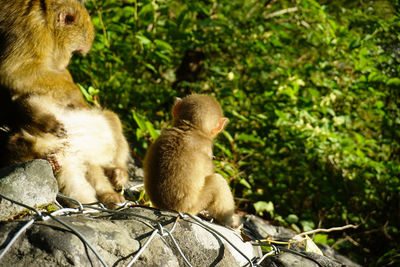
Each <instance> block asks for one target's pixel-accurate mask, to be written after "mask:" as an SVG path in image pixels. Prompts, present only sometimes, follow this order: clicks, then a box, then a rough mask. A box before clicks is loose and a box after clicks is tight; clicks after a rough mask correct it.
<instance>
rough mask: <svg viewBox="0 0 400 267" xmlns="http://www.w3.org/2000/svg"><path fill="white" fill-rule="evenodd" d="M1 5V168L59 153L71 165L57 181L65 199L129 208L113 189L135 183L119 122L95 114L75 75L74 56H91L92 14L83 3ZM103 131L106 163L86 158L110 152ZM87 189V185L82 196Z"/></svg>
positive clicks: (26, 0) (30, 0) (50, 0)
mask: <svg viewBox="0 0 400 267" xmlns="http://www.w3.org/2000/svg"><path fill="white" fill-rule="evenodd" d="M81 2H82V1H81ZM0 6H1V9H0V164H1V165H3V166H4V165H7V164H11V163H16V162H19V161H25V160H30V159H34V158H48V156H49V155H51V154H55V155H56V158H59V159H61V162H59V163H60V164H61V165H63V164H66V166H64V167H62V171H61V172H60V173H59V174H57V178H58V181H59V186H60V190H61V191H62V192H64V193H66V194H67V195H69V196H73V197H76V198H77V200H80V201H83V202H85V203H86V202H92V201H96V200H97V199H99V200H100V201H102V202H120V201H123V200H124V199H123V197H121V196H119V195H118V194H117V193H116V192H115V191H114V189H113V186H114V187H120V186H121V185H123V184H124V183H125V182H126V180H127V177H128V175H127V172H126V165H127V161H128V158H129V149H128V145H127V142H126V140H125V138H124V137H123V134H122V128H121V123H120V121H119V118H118V117H117V116H116V115H115V114H114V113H112V112H111V111H105V110H100V109H92V108H91V107H90V106H89V105H88V104H87V103H86V102H85V100H84V98H83V96H82V94H81V92H80V89H79V88H78V87H77V86H76V84H75V83H74V82H73V80H72V77H71V75H70V73H69V71H68V70H67V66H68V64H69V61H70V59H71V57H72V54H73V53H74V52H80V53H82V54H86V53H87V52H88V51H89V50H90V48H91V45H92V42H93V39H94V27H93V24H92V22H91V19H90V16H89V14H88V13H87V11H86V9H85V8H84V7H83V5H82V4H81V3H80V2H79V1H77V0H16V1H9V0H0ZM85 114H86V115H85ZM81 117H83V118H86V120H89V121H84V119H82V118H81ZM89 122H90V123H89ZM92 122H97V124H93V123H92ZM89 125H90V126H91V127H93V128H95V127H98V128H99V131H97V132H95V131H91V130H92V129H91V128H89ZM84 127H87V128H86V129H85V128H84ZM87 131H89V134H85V132H87ZM98 132H101V133H106V134H107V136H108V138H106V139H105V140H106V142H108V143H107V145H108V146H107V147H110V149H111V150H113V153H109V156H108V157H105V158H104V157H102V159H103V160H102V161H96V160H94V159H93V160H92V159H90V158H89V159H86V158H85V157H84V156H85V155H87V154H88V153H89V152H93V151H88V148H89V147H90V148H100V150H99V151H102V152H103V150H102V149H103V148H104V147H105V146H103V145H104V142H103V141H104V140H103V141H101V142H100V139H99V138H96V136H95V135H96V134H97V133H98ZM88 135H89V136H90V138H88ZM82 140H90V141H91V142H92V143H91V144H92V145H91V146H83V144H84V141H82ZM76 151H78V152H76ZM73 153H76V154H78V155H81V158H83V159H85V161H84V162H83V165H84V166H85V168H83V167H79V168H78V166H76V165H74V164H71V162H70V161H71V160H70V159H71V157H70V156H71V155H72V154H73ZM107 154H108V153H107ZM57 155H58V156H59V157H58V156H57ZM100 158H101V157H100ZM68 159H69V160H68ZM71 173H72V174H71ZM93 173H96V175H94V174H93ZM105 174H108V177H106V175H105ZM68 175H73V176H74V177H72V178H69V177H68ZM97 177H100V178H97ZM77 181H78V182H77ZM99 181H100V182H99ZM79 182H80V183H81V184H82V183H85V184H86V189H82V190H81V192H77V191H79V189H80V188H81V187H80V186H79ZM68 188H69V189H68ZM104 188H106V189H104ZM88 191H91V192H90V193H89V192H88ZM87 195H90V197H87Z"/></svg>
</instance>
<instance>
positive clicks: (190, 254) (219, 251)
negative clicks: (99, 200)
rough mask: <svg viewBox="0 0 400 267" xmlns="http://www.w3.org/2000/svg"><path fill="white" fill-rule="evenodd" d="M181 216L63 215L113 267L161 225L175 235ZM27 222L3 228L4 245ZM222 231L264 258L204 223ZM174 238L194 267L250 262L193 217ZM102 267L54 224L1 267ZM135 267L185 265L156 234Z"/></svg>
mask: <svg viewBox="0 0 400 267" xmlns="http://www.w3.org/2000/svg"><path fill="white" fill-rule="evenodd" d="M177 217H178V215H177V214H176V213H174V212H170V211H159V210H153V209H149V208H143V207H133V208H129V209H127V210H125V211H123V212H119V213H116V214H109V213H100V214H91V215H89V214H85V215H73V216H59V217H58V218H59V219H61V220H62V221H63V222H65V223H67V224H68V225H70V226H72V227H73V228H74V229H75V230H77V231H78V232H79V233H81V234H82V235H83V236H84V237H85V238H86V239H87V241H88V242H89V243H90V244H92V246H93V247H94V248H95V249H96V251H97V252H98V253H99V254H100V255H101V257H102V258H103V259H104V261H105V262H106V263H107V264H108V265H109V266H126V265H127V264H128V263H129V261H130V260H131V259H132V258H133V257H134V256H135V255H136V253H138V251H139V249H140V248H141V247H143V246H144V244H145V242H146V241H147V240H148V238H149V237H150V235H151V234H152V232H153V231H154V229H158V227H159V226H158V223H157V222H159V223H160V225H162V226H163V227H164V229H167V230H171V229H172V227H173V225H174V222H175V221H176V219H177ZM23 222H26V220H24V221H12V222H3V223H0V246H1V247H4V246H5V245H6V244H7V242H8V241H9V240H10V238H11V237H12V234H13V233H15V232H16V230H17V229H19V228H20V227H21V226H22V225H23ZM206 224H207V225H208V226H209V227H212V228H213V229H215V230H217V231H219V232H221V233H222V234H223V235H224V236H225V237H226V238H228V239H229V240H230V242H232V243H233V244H234V245H235V246H237V247H238V248H239V249H240V250H241V251H243V252H244V253H245V254H246V255H247V256H248V257H249V258H253V257H255V256H261V254H260V253H261V252H260V250H259V247H253V246H252V245H251V244H250V243H244V242H243V241H242V240H241V238H240V237H239V236H238V235H237V234H236V233H235V232H234V231H233V230H229V229H227V228H224V227H221V226H218V225H214V224H211V223H206ZM172 236H173V237H174V238H175V241H176V243H177V244H179V247H180V248H181V249H182V251H183V253H184V255H185V256H186V257H187V258H188V260H189V261H190V263H191V264H192V265H193V266H226V267H231V266H243V265H245V263H246V260H245V259H244V257H243V256H241V255H240V254H239V253H238V252H237V251H236V250H235V249H234V248H232V247H231V246H230V245H228V244H227V242H226V241H225V240H224V239H222V238H221V237H219V236H218V235H216V234H215V233H212V232H210V231H209V230H206V229H204V228H203V227H202V226H200V225H198V224H197V223H196V222H195V221H193V220H192V219H191V218H185V219H182V218H180V219H178V221H177V223H176V226H175V229H174V230H173V231H172ZM91 265H93V266H101V263H100V261H99V260H98V259H97V258H96V256H95V255H94V254H93V253H92V252H91V251H90V249H89V248H87V247H85V245H84V244H83V242H82V241H81V240H80V239H79V238H78V237H77V236H76V235H74V234H73V233H71V231H69V230H67V229H65V227H64V226H62V225H60V224H58V223H57V222H55V221H52V220H48V221H45V222H37V223H35V224H34V225H33V226H31V227H30V228H29V229H28V230H27V231H26V232H25V233H24V234H23V235H22V236H20V237H19V238H18V241H17V242H16V243H15V244H14V245H13V246H12V248H11V249H10V250H9V251H8V252H7V253H6V255H5V256H4V258H3V259H2V260H1V261H0V266H91ZM133 266H185V263H184V260H183V258H182V256H181V254H180V253H179V252H178V249H177V248H176V246H175V245H174V242H173V240H172V239H171V237H170V236H168V234H167V233H166V231H164V234H163V235H161V234H157V235H156V236H155V237H154V239H153V240H152V241H151V242H150V243H149V245H148V247H146V248H145V250H144V251H143V253H142V254H141V255H140V256H139V258H138V260H137V261H136V262H135V263H134V265H133Z"/></svg>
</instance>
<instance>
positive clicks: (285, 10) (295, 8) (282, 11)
mask: <svg viewBox="0 0 400 267" xmlns="http://www.w3.org/2000/svg"><path fill="white" fill-rule="evenodd" d="M297 10H299V9H298V8H297V7H290V8H286V9H282V10H279V11H276V12H274V13H271V14H268V15H266V16H264V19H270V18H273V17H278V16H281V15H284V14H287V13H292V12H296V11H297Z"/></svg>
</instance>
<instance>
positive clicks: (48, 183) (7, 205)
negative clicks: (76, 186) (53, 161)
mask: <svg viewBox="0 0 400 267" xmlns="http://www.w3.org/2000/svg"><path fill="white" fill-rule="evenodd" d="M57 192H58V186H57V181H56V179H55V177H54V175H53V171H52V168H51V166H50V164H49V163H48V162H47V161H46V160H34V161H30V162H26V163H22V164H19V165H15V166H12V167H8V168H3V169H1V170H0V193H1V194H3V195H5V196H6V197H8V198H11V199H13V200H16V201H19V202H22V203H24V204H26V205H29V206H31V207H35V208H37V207H42V206H45V205H48V204H51V203H54V200H55V199H56V195H57ZM26 210H27V209H26V208H23V207H21V206H19V205H15V204H11V202H9V201H8V200H6V199H3V198H1V197H0V220H8V219H11V218H13V217H15V216H16V215H18V214H20V213H23V212H24V211H26Z"/></svg>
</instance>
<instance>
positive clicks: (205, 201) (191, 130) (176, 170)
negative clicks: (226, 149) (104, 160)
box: [144, 94, 234, 226]
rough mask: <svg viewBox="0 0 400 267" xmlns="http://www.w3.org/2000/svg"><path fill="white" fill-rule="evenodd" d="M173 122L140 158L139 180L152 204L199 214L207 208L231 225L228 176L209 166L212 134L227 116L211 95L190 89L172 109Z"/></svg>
mask: <svg viewBox="0 0 400 267" xmlns="http://www.w3.org/2000/svg"><path fill="white" fill-rule="evenodd" d="M172 114H173V117H174V123H173V127H172V128H167V129H164V130H163V131H162V133H161V136H160V137H159V138H158V139H157V140H156V141H155V142H154V143H153V144H152V145H151V146H150V148H149V149H148V151H147V154H146V157H145V160H144V185H145V189H146V193H147V194H148V196H149V198H150V200H151V202H152V203H153V205H154V206H155V207H157V208H163V209H172V210H176V211H181V212H186V213H189V214H194V215H196V214H198V213H199V212H200V211H202V210H208V211H210V212H211V213H212V214H213V216H214V217H215V219H216V220H217V222H219V223H221V224H224V225H227V226H231V224H232V216H233V214H234V201H233V197H232V193H231V191H230V188H229V186H228V183H227V181H226V180H225V179H224V178H223V177H222V176H221V175H219V174H217V173H215V172H214V166H213V162H212V158H213V153H212V146H213V140H214V138H215V137H216V136H217V134H218V133H219V132H221V131H222V130H223V129H224V127H225V125H226V123H227V122H228V119H227V118H224V117H223V114H222V109H221V106H220V105H219V104H218V102H217V101H216V100H215V99H214V98H213V97H211V96H208V95H200V94H192V95H189V96H187V97H185V98H183V99H182V100H178V101H177V103H176V104H175V105H174V107H173V109H172Z"/></svg>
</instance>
